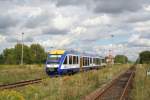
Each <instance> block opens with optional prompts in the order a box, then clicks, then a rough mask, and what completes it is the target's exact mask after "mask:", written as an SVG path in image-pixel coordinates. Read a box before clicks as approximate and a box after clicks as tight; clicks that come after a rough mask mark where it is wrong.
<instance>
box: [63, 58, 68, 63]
mask: <svg viewBox="0 0 150 100" xmlns="http://www.w3.org/2000/svg"><path fill="white" fill-rule="evenodd" d="M67 58H68V57H67V56H66V57H65V61H64V64H68V63H67Z"/></svg>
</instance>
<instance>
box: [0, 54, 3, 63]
mask: <svg viewBox="0 0 150 100" xmlns="http://www.w3.org/2000/svg"><path fill="white" fill-rule="evenodd" d="M0 64H4V56H3V55H2V54H0Z"/></svg>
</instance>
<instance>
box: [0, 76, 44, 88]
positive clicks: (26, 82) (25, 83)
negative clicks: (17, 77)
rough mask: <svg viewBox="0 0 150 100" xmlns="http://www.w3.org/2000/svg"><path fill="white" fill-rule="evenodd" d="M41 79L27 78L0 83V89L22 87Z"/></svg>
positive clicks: (38, 81)
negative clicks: (25, 79)
mask: <svg viewBox="0 0 150 100" xmlns="http://www.w3.org/2000/svg"><path fill="white" fill-rule="evenodd" d="M41 81H42V78H38V79H34V80H27V81H21V82H16V83H11V84H5V85H0V90H4V89H12V88H17V87H23V86H26V85H29V84H35V83H40V82H41Z"/></svg>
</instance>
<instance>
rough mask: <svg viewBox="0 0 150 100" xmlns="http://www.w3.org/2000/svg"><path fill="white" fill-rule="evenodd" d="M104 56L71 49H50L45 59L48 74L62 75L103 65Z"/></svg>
mask: <svg viewBox="0 0 150 100" xmlns="http://www.w3.org/2000/svg"><path fill="white" fill-rule="evenodd" d="M105 65H106V63H105V58H104V57H101V56H98V55H91V54H86V53H79V52H77V51H73V50H68V51H67V50H52V51H50V52H49V53H48V57H47V60H46V73H47V74H48V75H50V76H51V75H63V74H70V73H75V72H79V71H86V70H90V69H98V68H100V67H102V66H105Z"/></svg>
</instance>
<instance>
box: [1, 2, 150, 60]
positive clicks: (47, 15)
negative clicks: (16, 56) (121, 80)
mask: <svg viewBox="0 0 150 100" xmlns="http://www.w3.org/2000/svg"><path fill="white" fill-rule="evenodd" d="M22 32H23V33H24V43H25V44H26V45H30V44H32V43H39V44H41V45H42V46H43V47H44V48H45V50H46V51H48V50H51V49H74V50H79V51H87V52H94V53H98V54H100V55H102V56H105V55H108V52H109V50H112V54H113V55H117V54H124V55H126V56H128V57H129V59H130V60H136V58H137V57H138V53H139V52H141V51H143V50H150V0H0V52H2V51H3V49H5V48H11V47H14V45H15V44H16V43H18V42H20V41H21V33H22ZM112 36H113V37H112Z"/></svg>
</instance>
